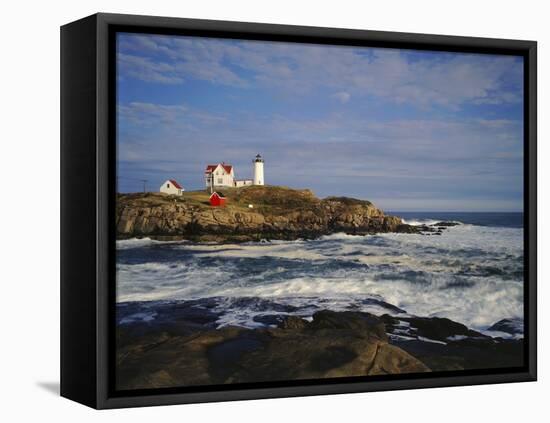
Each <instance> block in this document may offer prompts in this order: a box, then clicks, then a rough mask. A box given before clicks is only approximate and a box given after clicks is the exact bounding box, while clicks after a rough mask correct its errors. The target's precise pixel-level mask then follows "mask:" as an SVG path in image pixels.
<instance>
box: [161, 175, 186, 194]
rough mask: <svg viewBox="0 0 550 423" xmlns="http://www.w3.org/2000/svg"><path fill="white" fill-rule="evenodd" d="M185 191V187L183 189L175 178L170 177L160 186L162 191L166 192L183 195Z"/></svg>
mask: <svg viewBox="0 0 550 423" xmlns="http://www.w3.org/2000/svg"><path fill="white" fill-rule="evenodd" d="M183 191H185V189H183V187H182V186H181V185H180V184H178V182H177V181H175V180H174V179H168V180H166V182H164V183H163V184H162V185H161V186H160V192H163V193H164V194H170V195H181V193H182V192H183Z"/></svg>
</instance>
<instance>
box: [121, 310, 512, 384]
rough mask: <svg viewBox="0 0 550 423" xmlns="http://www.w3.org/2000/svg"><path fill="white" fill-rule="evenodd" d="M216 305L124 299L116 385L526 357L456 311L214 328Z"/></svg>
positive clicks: (335, 315)
mask: <svg viewBox="0 0 550 423" xmlns="http://www.w3.org/2000/svg"><path fill="white" fill-rule="evenodd" d="M205 304H206V306H205ZM211 305H212V307H211V308H208V302H206V303H201V304H200V307H197V304H194V303H193V302H192V301H188V302H185V303H183V304H177V303H163V304H162V306H159V305H158V304H157V305H156V306H155V307H151V309H150V310H149V312H148V311H147V304H140V305H139V306H137V305H135V304H133V303H128V304H126V305H125V306H123V307H122V308H121V310H123V311H122V312H120V313H119V324H118V325H117V354H116V362H117V374H116V383H117V388H118V389H123V390H125V389H143V388H160V387H173V386H195V385H210V384H226V383H249V382H263V381H282V380H296V379H320V378H336V377H350V376H369V375H383V374H402V373H419V372H428V371H453V370H467V369H487V368H497V367H517V366H521V365H522V362H523V340H522V339H503V338H491V337H489V336H486V335H483V334H481V333H479V332H476V331H473V330H471V329H468V328H467V327H466V326H464V325H462V324H460V323H457V322H453V321H452V320H449V319H442V318H426V317H422V318H421V317H415V316H410V315H406V314H404V315H403V316H401V315H399V317H392V316H390V315H383V316H381V317H377V316H375V315H373V314H370V313H365V312H357V311H345V312H335V311H329V310H320V311H318V312H316V313H314V314H313V316H312V317H310V318H307V319H306V318H302V317H300V316H296V315H287V314H265V315H262V314H259V315H258V316H257V317H258V319H257V321H258V322H259V323H261V325H262V326H261V327H258V328H255V329H249V328H243V327H234V326H224V327H221V328H217V326H218V325H217V323H216V320H217V319H218V317H219V314H218V312H217V311H216V309H215V300H213V301H212V304H211ZM128 307H130V309H129V308H128ZM131 307H134V308H135V309H131ZM144 307H145V308H144ZM144 310H145V311H144ZM148 313H149V314H148ZM255 321H256V319H255Z"/></svg>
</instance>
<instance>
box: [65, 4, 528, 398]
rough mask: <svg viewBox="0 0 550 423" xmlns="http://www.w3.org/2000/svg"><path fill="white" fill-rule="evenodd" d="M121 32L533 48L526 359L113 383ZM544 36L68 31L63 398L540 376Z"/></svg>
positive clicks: (79, 27) (242, 28) (143, 21)
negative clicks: (217, 380) (282, 378)
mask: <svg viewBox="0 0 550 423" xmlns="http://www.w3.org/2000/svg"><path fill="white" fill-rule="evenodd" d="M117 31H124V32H142V33H155V34H187V35H202V36H210V37H220V38H238V39H254V40H271V41H289V42H306V43H312V42H314V43H317V44H319V43H321V44H337V45H355V46H371V47H394V48H396V47H398V48H411V49H419V50H433V51H453V52H480V53H497V54H504V55H506V54H512V55H520V56H523V57H524V59H525V60H524V64H525V72H524V75H525V76H524V88H525V89H524V148H525V150H524V153H525V154H524V206H525V208H524V222H525V223H524V225H525V226H524V227H525V231H524V233H525V235H524V236H525V238H524V242H525V243H524V245H525V279H524V280H525V284H524V286H525V288H524V289H525V291H524V294H525V295H524V300H525V308H524V309H525V325H526V330H525V355H524V356H525V358H526V363H525V365H524V366H523V367H521V368H512V369H493V370H480V371H477V370H476V371H461V372H452V373H450V372H445V373H444V374H434V373H431V374H426V375H398V376H396V377H392V376H391V375H390V376H385V377H369V378H368V380H365V379H364V378H343V379H337V380H335V379H329V380H322V381H321V380H311V381H288V383H287V382H283V383H261V384H247V385H237V386H231V385H228V386H207V387H198V388H193V389H190V388H170V389H159V390H146V391H135V392H116V391H114V389H113V384H112V379H113V371H114V368H113V365H114V364H113V363H114V360H113V359H112V357H113V354H112V351H113V344H114V329H113V326H114V317H113V316H114V310H113V309H114V282H113V274H114V259H113V257H114V253H115V251H114V248H115V242H114V234H115V228H114V219H113V218H112V216H113V213H114V201H115V194H116V192H115V176H116V175H115V157H116V147H115V144H116V143H115V138H114V136H115V129H116V128H115V119H114V113H115V107H114V105H115V100H116V98H115V91H116V90H115V86H114V84H115V75H114V65H113V57H114V42H113V39H114V34H115V33H116V32H117ZM536 138H537V44H536V42H534V41H518V40H504V39H488V38H472V37H456V36H441V35H426V34H410V33H397V32H381V31H365V30H350V29H334V28H317V27H303V26H287V25H272V24H258V23H241V22H224V21H211V20H197V19H179V18H165V17H151V16H133V15H119V14H103V13H99V14H95V15H92V16H89V17H86V18H84V19H81V20H78V21H75V22H72V23H69V24H67V25H65V26H63V27H62V28H61V395H62V396H64V397H66V398H69V399H72V400H74V401H77V402H80V403H82V404H85V405H88V406H90V407H94V408H97V409H104V408H119V407H135V406H150V405H165V404H182V403H197V402H209V401H230V400H242V399H259V398H275V397H290V396H304V395H323V394H335V393H351V392H368V391H382V390H398V389H416V388H431V387H443V386H459V385H476V384H488V383H505V382H524V381H534V380H536V378H537V313H536V306H537V302H536V299H537V296H536V290H537V288H536V280H537V275H536V272H537V266H536V261H537V250H536V247H537V215H536V213H537V199H536V191H537V190H536V175H537V171H536Z"/></svg>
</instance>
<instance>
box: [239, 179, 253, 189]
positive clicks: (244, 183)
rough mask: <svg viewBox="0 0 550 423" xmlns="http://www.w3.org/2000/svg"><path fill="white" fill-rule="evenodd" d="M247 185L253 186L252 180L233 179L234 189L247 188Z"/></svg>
mask: <svg viewBox="0 0 550 423" xmlns="http://www.w3.org/2000/svg"><path fill="white" fill-rule="evenodd" d="M249 185H254V181H253V180H252V179H235V188H240V187H247V186H249Z"/></svg>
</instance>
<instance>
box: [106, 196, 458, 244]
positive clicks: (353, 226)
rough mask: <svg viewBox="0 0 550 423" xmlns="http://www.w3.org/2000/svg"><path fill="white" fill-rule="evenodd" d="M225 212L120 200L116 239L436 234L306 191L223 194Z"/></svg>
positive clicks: (197, 201) (176, 199)
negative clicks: (396, 233)
mask: <svg viewBox="0 0 550 423" xmlns="http://www.w3.org/2000/svg"><path fill="white" fill-rule="evenodd" d="M223 194H224V195H225V197H226V198H227V205H226V206H225V207H211V206H210V204H209V201H208V199H209V193H208V192H206V191H192V192H184V193H183V195H182V196H171V195H166V194H160V193H143V194H119V195H118V197H117V207H116V225H117V237H118V239H126V238H132V237H150V238H154V239H161V240H179V239H186V240H191V241H195V242H245V241H260V240H272V239H280V240H294V239H298V238H302V239H311V238H317V237H319V236H322V235H327V234H331V233H336V232H344V233H347V234H354V235H366V234H374V233H383V232H402V233H433V234H441V232H442V230H443V229H444V228H445V227H447V226H446V225H445V223H446V222H441V223H442V225H440V226H437V227H433V228H432V227H426V228H422V227H415V226H411V225H407V224H405V223H403V221H402V219H401V218H399V217H396V216H388V215H385V214H384V212H383V211H382V210H380V209H379V208H377V207H375V206H374V205H373V204H372V203H371V202H369V201H364V200H357V199H353V198H347V197H328V198H324V199H319V198H317V197H316V196H315V195H314V194H313V192H311V191H310V190H295V189H290V188H285V187H276V186H251V187H245V188H237V189H235V188H233V189H227V190H225V191H223Z"/></svg>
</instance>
